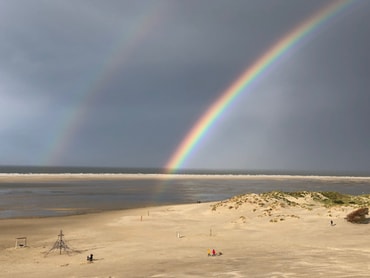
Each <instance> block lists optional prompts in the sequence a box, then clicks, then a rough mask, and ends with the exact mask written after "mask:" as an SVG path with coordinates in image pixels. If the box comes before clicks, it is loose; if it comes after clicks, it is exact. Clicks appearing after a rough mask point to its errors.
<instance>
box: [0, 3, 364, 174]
mask: <svg viewBox="0 0 370 278" xmlns="http://www.w3.org/2000/svg"><path fill="white" fill-rule="evenodd" d="M326 3H328V1H322V0H320V1H319V0H318V1H295V0H294V1H293V0H284V1H283V0H282V1H271V0H263V1H233V2H232V3H231V2H229V1H155V2H153V1H73V2H68V1H42V0H39V1H36V0H31V1H20V0H19V1H3V2H2V3H1V4H0V34H1V36H2V43H1V44H0V59H1V61H2V63H1V65H0V89H1V92H2V100H3V103H2V104H1V106H0V107H1V108H2V112H0V113H1V114H0V115H1V116H2V120H1V124H2V127H3V128H2V129H1V131H0V136H1V139H2V146H1V147H0V150H1V152H2V153H3V156H2V161H1V164H40V163H45V161H48V162H49V163H53V164H59V165H67V164H72V165H96V166H123V167H125V166H126V167H129V166H139V167H140V166H143V167H162V166H163V165H164V164H165V163H166V161H167V160H168V159H169V157H170V155H171V153H172V152H173V151H174V149H175V148H176V146H177V145H178V144H179V143H180V141H181V140H182V138H183V137H184V136H185V134H186V133H187V132H188V131H189V129H190V128H191V127H192V125H193V124H194V123H195V122H196V120H197V119H198V118H199V117H200V116H201V115H202V113H204V112H205V110H206V109H207V107H209V105H210V104H211V103H212V102H213V101H214V100H215V99H216V98H217V97H218V96H219V95H220V94H221V93H222V92H223V91H224V90H225V89H226V88H227V87H228V86H229V85H230V84H231V83H232V82H233V80H235V78H237V76H238V75H239V74H240V73H241V72H242V71H243V70H245V68H247V67H248V66H249V65H251V63H253V62H254V61H255V60H256V59H257V58H258V57H259V56H260V55H261V54H263V53H264V52H265V51H266V50H267V49H268V48H269V47H270V46H271V45H272V44H273V43H274V42H276V41H277V40H278V39H279V38H281V37H282V36H283V35H284V34H286V33H287V32H288V31H289V30H291V29H292V28H293V27H294V26H296V25H297V24H298V23H300V22H301V21H303V20H304V19H306V18H307V17H308V16H310V15H311V14H312V13H313V12H315V11H317V10H318V9H320V7H322V6H324V5H325V4H326ZM369 9H370V7H369V5H368V3H367V2H365V1H359V2H358V3H356V4H355V5H353V8H352V9H348V11H346V12H345V13H344V14H343V15H341V16H338V18H337V19H336V20H333V21H332V22H331V24H329V25H328V26H326V27H325V29H323V30H321V31H322V33H321V34H320V33H318V34H315V35H314V36H313V38H311V39H309V40H308V41H307V42H306V44H303V46H302V47H301V48H300V49H297V50H296V51H294V52H293V53H291V54H290V55H291V56H289V55H288V57H286V58H285V60H284V59H283V61H281V62H280V63H279V64H278V65H276V66H275V67H274V68H273V70H271V73H270V74H268V75H267V76H266V78H263V79H262V80H261V82H258V83H257V84H256V85H255V89H253V92H250V93H248V94H245V95H243V96H241V97H240V98H239V99H238V100H237V103H236V104H234V105H233V106H232V107H231V108H230V109H229V112H228V113H227V114H225V116H224V117H222V118H221V119H220V121H219V123H217V125H216V126H217V128H214V130H213V131H212V132H210V134H209V135H208V137H207V138H206V139H205V140H204V142H203V144H200V145H199V146H198V147H199V149H198V150H197V153H196V154H195V155H194V156H192V158H191V159H189V161H188V163H187V165H186V167H190V168H193V167H195V168H197V167H198V168H212V167H216V168H242V169H255V168H260V169H280V168H282V169H293V168H294V169H295V168H299V169H300V170H307V169H308V170H317V168H324V169H329V170H330V169H334V170H335V169H339V170H343V169H344V170H346V169H347V168H351V167H352V168H353V169H352V168H351V169H350V170H356V169H360V170H363V168H364V167H363V165H364V164H366V163H367V162H368V159H367V156H368V155H369V154H370V153H369V152H370V151H369V148H368V147H367V146H366V140H367V138H368V133H367V131H365V130H367V129H366V128H365V125H366V121H365V120H364V119H366V118H367V117H368V112H367V109H366V104H365V103H368V94H367V92H366V90H367V89H366V88H368V87H369V86H368V85H369V83H368V82H369V81H368V78H367V76H368V73H369V70H370V69H369V60H368V59H369V55H368V53H367V50H366V49H369V39H368V31H367V29H368V28H367V26H369V22H368V21H369V19H368V18H369V17H368V14H369ZM354 30H356V32H354ZM74 116H75V117H80V118H79V122H78V124H75V123H76V120H77V119H73V117H74ZM73 124H75V125H74V129H72V128H70V129H68V126H71V125H73ZM62 129H65V133H67V132H71V133H72V132H73V134H70V135H69V136H65V135H64V137H65V138H63V130H62ZM58 140H59V141H63V140H64V145H63V151H62V152H59V153H58V155H57V156H56V157H53V158H52V159H50V160H48V152H51V153H52V150H53V148H58V147H60V148H61V145H59V146H58ZM333 142H335V143H333ZM38 154H39V155H38ZM41 154H42V155H41ZM351 154H352V155H354V154H357V155H356V157H357V158H358V161H357V162H356V161H349V162H348V163H347V162H338V160H339V158H342V157H348V156H350V155H351ZM302 157H304V159H303V158H302ZM319 162H321V163H322V164H323V165H320V166H319V167H317V165H319V164H320V163H319ZM329 164H330V166H328V165H329ZM347 166H350V167H347ZM325 167H326V168H325ZM346 167H347V168H346ZM306 168H307V169H306Z"/></svg>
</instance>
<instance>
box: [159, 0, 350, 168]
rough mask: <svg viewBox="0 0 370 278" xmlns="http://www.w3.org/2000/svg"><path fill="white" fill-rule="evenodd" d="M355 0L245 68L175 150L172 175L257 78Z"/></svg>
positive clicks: (337, 4)
mask: <svg viewBox="0 0 370 278" xmlns="http://www.w3.org/2000/svg"><path fill="white" fill-rule="evenodd" d="M354 1H355V0H337V1H333V2H331V3H330V4H329V5H327V6H325V7H323V8H322V9H320V10H319V11H318V12H316V13H315V14H313V15H312V16H310V17H309V18H308V19H306V20H305V21H303V22H302V23H301V24H299V25H298V26H297V27H295V28H294V29H293V30H292V31H290V32H289V33H287V34H286V35H285V36H283V37H282V38H281V39H280V40H279V41H278V42H277V43H276V44H274V45H272V47H270V48H269V49H268V50H267V51H266V52H265V53H264V54H263V55H262V56H261V57H260V58H258V59H257V60H256V61H255V62H254V64H252V65H251V66H250V67H249V68H247V69H246V71H244V72H243V73H242V74H241V75H240V76H239V77H238V78H237V79H236V80H235V82H233V83H232V84H231V86H230V87H229V88H228V89H227V90H226V91H225V92H223V93H222V94H221V96H220V97H219V98H218V99H217V100H216V101H215V102H214V103H213V104H212V105H211V106H210V107H209V109H208V110H207V111H206V112H205V113H204V114H203V116H202V117H201V118H200V119H199V120H198V121H197V122H196V123H195V124H194V126H193V127H192V129H191V130H190V131H189V132H188V133H187V135H186V136H185V138H184V139H183V140H182V142H181V143H180V145H179V146H178V147H177V149H176V151H175V152H174V154H173V155H172V156H171V158H170V160H169V161H168V162H167V164H166V166H165V168H166V169H167V171H168V172H175V171H176V170H178V169H179V168H181V166H182V165H183V164H184V162H185V160H186V159H187V158H188V157H189V155H190V154H191V152H192V150H193V149H194V147H195V146H196V145H197V144H198V143H199V142H200V141H201V139H202V138H203V137H204V135H205V134H206V133H207V131H208V130H209V129H210V128H211V127H212V126H213V125H214V124H215V122H216V121H217V119H218V118H219V117H220V116H221V115H222V113H223V112H224V111H225V109H226V108H227V107H228V106H229V105H230V104H231V103H232V102H233V101H235V99H236V98H237V97H238V96H239V95H240V94H241V93H243V92H245V91H246V89H247V88H248V87H249V86H250V85H251V84H252V83H253V82H254V81H255V80H256V79H257V78H258V77H259V76H261V74H262V73H264V72H266V70H268V69H269V68H270V67H271V66H272V65H273V64H274V62H276V61H277V60H278V59H279V58H280V57H281V56H282V55H284V54H285V53H287V52H288V51H289V50H291V49H292V48H293V47H294V46H296V45H297V44H298V43H299V42H300V41H301V40H302V39H303V38H305V37H307V36H308V35H310V34H312V33H313V32H314V31H315V30H317V29H319V28H320V26H322V25H324V24H325V23H327V22H328V21H329V20H330V19H332V18H333V17H335V16H336V15H338V14H339V13H340V12H341V11H343V10H344V9H346V8H347V7H348V6H349V5H351V4H352V3H353V2H354Z"/></svg>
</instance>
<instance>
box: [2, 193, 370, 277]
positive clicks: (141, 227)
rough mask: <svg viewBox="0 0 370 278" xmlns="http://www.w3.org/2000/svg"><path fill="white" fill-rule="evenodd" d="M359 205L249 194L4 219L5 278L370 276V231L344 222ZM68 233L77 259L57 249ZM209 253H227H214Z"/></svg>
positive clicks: (67, 237)
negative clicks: (18, 243)
mask: <svg viewBox="0 0 370 278" xmlns="http://www.w3.org/2000/svg"><path fill="white" fill-rule="evenodd" d="M355 208H356V206H355V205H354V206H343V205H341V206H332V207H325V206H323V205H322V203H319V202H317V201H315V198H314V197H313V196H311V195H310V194H308V195H305V196H303V197H292V196H288V197H286V196H285V197H281V196H280V197H278V198H275V197H274V196H270V195H263V194H262V195H257V194H247V195H243V196H237V197H235V198H231V199H229V200H225V201H221V202H213V203H196V204H187V205H173V206H161V207H150V208H143V209H134V210H124V211H112V212H104V213H98V214H88V215H77V216H66V217H50V218H28V219H4V220H0V229H1V237H0V261H1V275H0V276H1V277H368V276H369V273H368V270H369V269H368V261H369V259H370V247H369V243H368V235H369V232H370V226H369V225H367V224H353V223H349V222H347V221H346V220H345V219H344V218H345V216H346V215H347V214H348V213H349V212H351V211H353V210H354V209H355ZM330 221H333V223H334V225H331V224H330ZM61 229H62V230H63V234H64V237H63V240H64V242H65V244H66V245H67V246H68V247H69V248H70V249H71V250H70V252H69V254H67V253H66V252H64V250H62V254H60V253H59V252H60V250H59V249H57V250H52V251H50V249H52V247H53V246H54V244H55V243H56V242H57V241H58V234H59V233H60V230H61ZM18 237H27V247H18V248H15V239H16V238H18ZM208 249H210V250H212V249H215V251H216V252H217V253H219V252H221V253H222V255H219V256H208V255H207V252H208ZM48 251H50V252H49V253H48ZM90 254H93V261H92V262H88V261H87V259H86V258H87V256H89V255H90Z"/></svg>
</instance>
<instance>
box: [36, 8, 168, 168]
mask: <svg viewBox="0 0 370 278" xmlns="http://www.w3.org/2000/svg"><path fill="white" fill-rule="evenodd" d="M168 9H169V8H168V7H167V6H165V5H164V4H159V5H158V4H157V5H155V4H152V5H149V6H148V8H147V10H145V11H144V12H143V14H141V15H138V16H137V19H136V20H135V21H134V24H132V26H131V27H130V28H127V29H128V30H126V29H122V34H121V37H120V38H119V39H118V40H117V42H116V43H115V44H114V45H113V46H112V48H111V50H110V52H108V53H107V55H106V57H104V58H105V60H104V61H102V62H101V65H100V66H99V67H97V68H96V69H95V71H93V72H92V74H91V80H90V82H87V83H86V84H82V85H81V87H80V88H78V90H76V94H75V100H74V101H73V102H72V104H71V105H70V106H68V107H67V109H66V112H64V113H63V115H62V116H61V120H60V122H59V123H58V125H57V127H56V128H55V130H56V131H55V132H54V135H53V137H52V138H51V139H50V140H49V144H48V145H47V146H46V148H45V152H44V155H43V156H42V157H41V160H42V161H41V164H44V165H45V164H46V165H58V163H60V160H61V157H62V156H63V154H64V153H68V152H67V151H66V150H67V149H68V148H69V147H70V145H71V142H72V141H73V139H74V138H75V136H76V134H78V132H79V129H81V128H82V127H83V124H84V123H85V121H86V119H87V118H88V116H89V115H88V113H89V110H90V109H91V106H92V104H93V102H94V100H95V99H96V98H97V97H98V96H100V95H102V94H103V92H104V88H105V86H106V85H107V84H108V83H109V81H110V80H111V77H112V76H114V74H116V72H117V69H118V68H119V67H120V66H124V65H125V63H126V62H127V60H129V59H131V55H132V54H133V53H134V52H135V51H136V47H137V46H138V45H140V44H141V43H143V42H144V41H145V39H146V36H147V35H148V34H150V32H152V30H153V29H154V28H155V27H156V26H158V25H160V24H161V22H162V21H163V18H164V14H165V13H167V11H168Z"/></svg>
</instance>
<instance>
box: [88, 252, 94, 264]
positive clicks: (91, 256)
mask: <svg viewBox="0 0 370 278" xmlns="http://www.w3.org/2000/svg"><path fill="white" fill-rule="evenodd" d="M93 256H94V255H93V254H90V256H87V260H88V261H89V262H92V261H93Z"/></svg>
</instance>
